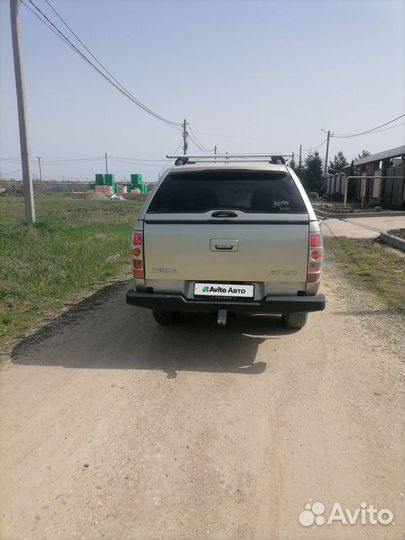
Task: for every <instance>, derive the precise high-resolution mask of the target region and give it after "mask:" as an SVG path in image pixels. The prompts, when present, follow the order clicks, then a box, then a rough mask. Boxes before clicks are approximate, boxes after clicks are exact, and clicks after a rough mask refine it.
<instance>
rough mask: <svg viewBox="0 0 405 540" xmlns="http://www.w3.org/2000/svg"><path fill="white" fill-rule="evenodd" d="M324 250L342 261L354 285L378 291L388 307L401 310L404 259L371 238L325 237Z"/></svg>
mask: <svg viewBox="0 0 405 540" xmlns="http://www.w3.org/2000/svg"><path fill="white" fill-rule="evenodd" d="M324 240H325V247H326V250H327V253H329V254H330V255H331V256H332V257H333V258H335V259H336V260H337V261H339V262H340V263H342V264H343V266H344V268H345V270H346V271H347V273H348V276H349V277H350V278H352V279H353V280H354V281H355V283H356V284H358V285H361V286H364V287H366V288H368V289H370V290H371V291H373V292H375V293H376V294H378V295H379V296H380V297H381V298H382V299H383V300H385V301H386V302H387V304H388V305H390V306H391V307H393V308H395V309H398V310H403V309H404V290H405V271H404V258H403V257H401V255H399V254H397V253H396V252H394V251H392V250H388V249H386V248H384V247H383V246H382V245H380V244H378V243H377V242H375V241H373V240H359V239H354V238H344V237H339V238H325V239H324Z"/></svg>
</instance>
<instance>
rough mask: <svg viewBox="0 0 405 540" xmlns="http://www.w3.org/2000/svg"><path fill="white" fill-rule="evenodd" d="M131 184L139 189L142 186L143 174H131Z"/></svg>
mask: <svg viewBox="0 0 405 540" xmlns="http://www.w3.org/2000/svg"><path fill="white" fill-rule="evenodd" d="M131 184H132V185H133V186H134V187H137V188H139V186H141V185H142V175H141V174H131Z"/></svg>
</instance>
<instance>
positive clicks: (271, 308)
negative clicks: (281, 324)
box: [127, 289, 325, 313]
mask: <svg viewBox="0 0 405 540" xmlns="http://www.w3.org/2000/svg"><path fill="white" fill-rule="evenodd" d="M127 304H130V305H132V306H140V307H144V308H149V309H165V310H168V311H204V312H209V311H216V310H218V309H228V310H229V311H237V312H238V311H244V312H250V313H300V312H309V311H323V310H324V309H325V296H324V295H323V294H317V295H315V296H266V297H265V298H264V299H263V300H261V301H260V302H253V301H251V302H247V301H243V302H237V301H218V300H215V301H212V300H209V299H207V300H205V299H204V300H200V299H189V298H185V297H184V296H183V295H182V294H163V293H141V292H137V291H135V290H133V289H131V290H129V291H128V292H127Z"/></svg>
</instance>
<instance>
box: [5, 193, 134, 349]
mask: <svg viewBox="0 0 405 540" xmlns="http://www.w3.org/2000/svg"><path fill="white" fill-rule="evenodd" d="M139 207H140V203H139V202H138V201H125V202H115V201H114V202H112V201H109V200H107V199H106V200H105V201H100V200H73V199H72V198H71V197H70V196H68V195H65V194H50V195H46V196H39V197H36V214H37V222H36V224H35V225H34V226H27V225H25V224H24V200H23V198H19V197H0V344H1V343H3V344H4V346H6V345H7V344H9V343H11V342H12V341H13V340H14V339H15V338H16V337H20V336H22V335H24V334H25V333H26V332H27V331H28V330H29V329H30V328H32V326H33V325H36V324H38V323H40V322H41V321H44V320H45V319H46V318H48V317H49V316H52V315H54V314H56V313H58V312H60V311H61V310H62V308H63V307H64V306H65V305H66V303H71V302H72V301H73V302H74V301H78V300H79V299H80V298H82V297H83V295H84V294H85V293H87V292H90V291H91V290H94V289H95V288H97V287H100V286H102V285H103V284H105V283H106V282H108V281H111V280H113V279H117V278H120V277H124V276H128V277H129V276H130V250H129V245H130V237H131V231H132V226H133V223H134V220H135V217H136V214H137V211H138V209H139Z"/></svg>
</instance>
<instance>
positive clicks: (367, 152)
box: [356, 150, 371, 159]
mask: <svg viewBox="0 0 405 540" xmlns="http://www.w3.org/2000/svg"><path fill="white" fill-rule="evenodd" d="M367 156H371V154H370V152H369V151H368V150H362V152H361V154H359V155H358V156H357V158H356V159H363V158H365V157H367Z"/></svg>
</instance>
